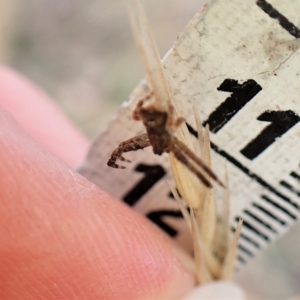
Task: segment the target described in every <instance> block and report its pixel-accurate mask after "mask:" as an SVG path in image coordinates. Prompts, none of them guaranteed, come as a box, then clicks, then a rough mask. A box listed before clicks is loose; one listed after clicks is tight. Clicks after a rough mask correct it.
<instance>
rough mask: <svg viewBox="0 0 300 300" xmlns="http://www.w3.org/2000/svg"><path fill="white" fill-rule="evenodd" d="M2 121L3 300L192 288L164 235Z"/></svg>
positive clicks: (158, 293)
mask: <svg viewBox="0 0 300 300" xmlns="http://www.w3.org/2000/svg"><path fill="white" fill-rule="evenodd" d="M0 120H1V128H0V148H1V151H0V160H1V162H2V163H1V164H0V176H1V181H0V199H1V206H0V236H1V243H0V252H1V253H2V254H3V255H1V256H0V282H1V288H0V298H1V299H12V298H15V297H19V298H22V297H23V298H26V297H27V298H37V299H49V298H54V299H74V298H79V299H126V298H127V299H137V298H139V299H146V298H156V299H158V298H160V299H171V298H172V299H176V298H180V297H181V296H182V295H184V294H185V293H186V292H187V291H188V290H189V289H190V288H191V286H192V285H193V283H194V281H193V277H192V276H191V275H190V273H189V272H187V271H186V269H185V268H184V267H183V265H182V263H181V262H180V261H179V259H178V258H177V255H175V253H174V251H173V248H172V244H171V242H170V241H169V240H168V239H167V238H166V236H165V235H164V234H162V233H161V232H160V231H159V230H158V229H156V228H154V226H153V225H152V224H150V223H149V222H148V221H147V220H145V219H144V218H143V217H142V216H139V215H137V214H136V213H135V212H133V211H132V210H131V209H130V208H128V207H127V206H125V205H123V204H122V203H120V202H118V201H116V200H114V199H112V198H111V197H110V196H109V195H107V194H105V193H104V192H102V191H101V190H99V189H98V188H97V187H96V186H94V185H93V184H92V183H90V182H89V181H87V180H86V179H85V178H83V177H81V176H80V175H79V174H77V173H76V172H75V171H74V170H72V169H70V168H69V167H67V166H66V165H65V164H63V163H61V161H60V160H58V159H56V158H55V157H53V156H52V155H51V154H50V153H49V152H47V151H45V150H44V149H43V148H42V147H39V144H38V143H36V142H35V141H33V140H32V139H30V137H29V136H28V135H26V134H25V133H24V132H23V131H22V130H21V129H20V128H18V126H17V125H16V124H15V123H14V122H13V121H12V120H11V118H9V117H7V115H6V114H5V113H2V112H1V111H0ZM8 274H9V275H8Z"/></svg>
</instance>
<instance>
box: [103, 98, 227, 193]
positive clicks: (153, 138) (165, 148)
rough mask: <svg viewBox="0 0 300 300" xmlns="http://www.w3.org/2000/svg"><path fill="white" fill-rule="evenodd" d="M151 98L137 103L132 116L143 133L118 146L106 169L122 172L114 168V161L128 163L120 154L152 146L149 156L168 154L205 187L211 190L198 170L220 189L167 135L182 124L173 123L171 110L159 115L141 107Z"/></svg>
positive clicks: (193, 157)
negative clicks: (142, 125) (141, 125)
mask: <svg viewBox="0 0 300 300" xmlns="http://www.w3.org/2000/svg"><path fill="white" fill-rule="evenodd" d="M151 97H152V94H150V95H148V96H147V97H145V98H144V99H141V100H140V101H139V102H138V104H137V107H136V109H135V110H134V112H133V118H134V119H135V120H141V121H142V122H143V124H144V126H145V128H146V131H147V133H143V134H141V135H138V136H136V137H133V138H131V139H129V140H126V141H124V142H122V143H121V144H120V145H119V146H118V147H117V148H116V149H115V150H114V151H113V153H112V154H111V157H110V159H109V161H108V162H107V165H108V166H110V167H113V168H120V169H124V168H125V167H124V166H119V165H117V164H116V161H117V160H121V161H127V162H130V161H129V160H127V159H126V158H124V157H123V153H125V152H130V151H136V150H139V149H144V148H146V147H148V146H152V148H153V152H154V153H155V154H157V155H161V154H162V153H164V152H167V153H169V152H172V153H173V154H174V156H175V157H176V158H177V159H178V160H179V161H180V162H181V163H183V164H184V165H185V166H186V167H187V168H188V169H190V170H191V171H192V172H193V173H195V174H196V175H197V177H198V178H199V179H200V180H201V181H202V182H203V183H204V184H205V185H206V186H207V187H211V186H212V185H211V183H210V181H209V180H208V179H207V178H206V177H205V176H204V175H203V174H202V173H201V171H200V170H199V169H198V168H200V169H202V171H204V172H205V173H206V174H207V175H208V176H209V177H211V178H212V179H213V180H215V181H216V182H218V183H219V184H220V185H221V186H223V187H224V185H223V183H222V182H221V181H220V180H219V179H218V177H217V176H216V175H215V173H214V172H213V171H212V170H211V169H210V168H209V167H208V166H207V165H206V164H205V163H204V162H203V161H202V160H201V159H200V158H199V157H197V156H196V155H195V154H194V153H193V152H192V151H191V150H190V149H189V148H188V147H187V146H186V145H185V144H184V143H182V142H181V141H180V140H178V139H177V138H176V137H175V136H174V135H173V134H172V132H171V131H174V130H176V129H177V128H178V127H179V126H180V124H182V122H184V119H183V118H176V119H174V108H173V106H170V107H169V109H168V112H166V111H159V110H158V109H156V108H155V106H154V105H151V104H150V105H147V106H144V103H145V101H147V100H149V99H151ZM197 167H198V168H197Z"/></svg>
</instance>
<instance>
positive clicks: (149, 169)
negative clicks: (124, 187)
mask: <svg viewBox="0 0 300 300" xmlns="http://www.w3.org/2000/svg"><path fill="white" fill-rule="evenodd" d="M135 171H136V172H139V173H144V174H145V176H144V177H143V178H142V179H141V180H140V181H139V182H138V183H137V184H136V185H135V186H134V187H133V188H132V189H131V190H130V191H129V192H128V193H127V194H126V195H125V196H124V197H123V201H124V202H126V203H127V204H128V205H130V206H133V205H134V204H135V203H136V202H138V201H139V200H140V199H141V198H142V197H143V196H144V195H145V194H146V193H147V192H148V191H149V190H150V189H151V188H152V187H153V186H154V185H155V184H156V183H157V182H158V181H159V180H160V179H161V178H163V177H164V176H165V174H166V171H165V169H164V168H163V167H162V166H160V165H146V164H139V165H137V166H136V168H135Z"/></svg>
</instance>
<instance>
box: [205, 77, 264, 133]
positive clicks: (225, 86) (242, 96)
mask: <svg viewBox="0 0 300 300" xmlns="http://www.w3.org/2000/svg"><path fill="white" fill-rule="evenodd" d="M217 89H218V91H222V92H230V93H231V95H230V96H229V97H228V98H227V99H226V100H225V101H224V102H223V103H221V104H220V106H218V107H217V108H216V110H215V111H213V112H212V113H211V114H210V116H209V117H208V120H207V121H205V122H204V123H203V125H204V126H205V125H206V124H208V125H209V128H210V131H211V132H213V133H217V132H218V131H219V130H220V129H221V128H222V127H223V126H224V125H225V124H226V123H227V122H228V121H230V120H231V118H232V117H233V116H234V115H236V114H237V113H238V112H239V111H240V110H241V109H242V108H243V107H244V106H245V105H246V104H247V103H248V102H249V101H250V100H251V99H252V98H253V97H255V96H256V95H257V93H259V92H260V91H261V90H262V87H261V86H260V85H259V84H258V83H257V82H255V81H254V80H253V79H250V80H247V81H245V82H243V83H238V81H237V80H234V79H225V80H224V81H223V82H222V84H221V85H220V86H219V87H218V88H217Z"/></svg>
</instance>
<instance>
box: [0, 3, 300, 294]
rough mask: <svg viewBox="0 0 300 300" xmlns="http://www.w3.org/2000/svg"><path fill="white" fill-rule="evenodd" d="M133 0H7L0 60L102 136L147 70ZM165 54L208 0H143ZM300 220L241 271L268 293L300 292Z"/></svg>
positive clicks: (0, 14)
mask: <svg viewBox="0 0 300 300" xmlns="http://www.w3.org/2000/svg"><path fill="white" fill-rule="evenodd" d="M128 3H130V2H129V0H128V1H125V0H123V1H120V0H110V1H104V0H85V1H83V0H77V1H75V0H73V1H72V0H26V1H23V0H0V61H1V62H2V63H6V64H8V65H10V66H12V67H13V68H15V69H17V70H18V71H19V72H21V73H23V74H24V75H25V76H27V77H29V78H30V79H31V80H32V81H33V82H35V83H36V84H38V85H40V86H41V87H42V88H43V89H44V90H45V91H46V92H47V93H48V94H50V95H51V96H52V98H53V99H55V101H56V102H57V104H58V105H59V106H60V107H61V109H62V110H64V111H65V113H66V114H67V115H68V116H69V117H70V118H71V119H72V120H73V121H74V122H75V123H76V124H77V125H78V126H79V127H80V128H81V129H82V130H83V132H84V133H85V134H86V135H87V136H89V137H93V136H95V135H96V134H97V133H98V132H99V131H100V130H101V129H102V128H103V126H104V125H105V124H106V123H107V121H108V120H109V119H110V117H111V116H112V115H113V114H114V112H115V111H116V109H117V108H118V107H119V106H120V104H121V103H122V102H123V101H124V100H127V98H128V95H129V94H130V92H131V90H132V89H133V88H134V87H135V85H136V84H137V83H138V82H139V80H140V79H141V78H143V74H144V71H143V68H142V64H141V60H140V58H139V55H138V53H137V50H136V47H135V44H134V41H133V37H132V34H131V29H130V26H129V22H128V17H127V11H126V8H127V4H128ZM142 3H143V6H144V7H145V10H146V12H147V15H148V17H149V20H150V23H151V27H152V29H153V31H154V35H155V37H156V40H157V43H158V45H159V49H160V51H161V54H162V55H163V54H164V53H165V52H166V51H167V50H168V49H169V48H170V47H171V46H172V43H173V41H174V39H175V38H176V36H177V35H178V33H179V32H180V31H181V30H182V29H183V27H184V26H185V24H186V23H187V22H188V21H189V20H190V19H191V18H192V16H193V15H194V14H195V13H196V12H197V11H198V10H199V9H200V7H201V6H202V4H203V3H204V1H203V0H142ZM299 233H300V225H296V226H295V227H293V228H292V230H290V231H289V233H288V234H287V235H285V236H284V237H283V238H282V239H281V240H280V241H279V242H277V243H275V244H273V245H272V247H270V248H269V249H268V250H267V251H266V252H265V253H264V254H263V255H260V256H258V257H257V258H256V259H254V260H253V261H252V262H251V263H250V264H249V266H247V268H245V270H244V271H243V272H241V273H240V274H238V278H239V282H240V283H241V284H242V285H243V286H244V287H245V288H246V289H247V291H248V292H249V293H250V294H252V295H259V296H260V297H259V298H261V299H287V298H288V297H291V296H292V295H295V294H300V285H299V279H300V259H299V254H300V245H299V242H298V241H299Z"/></svg>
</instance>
